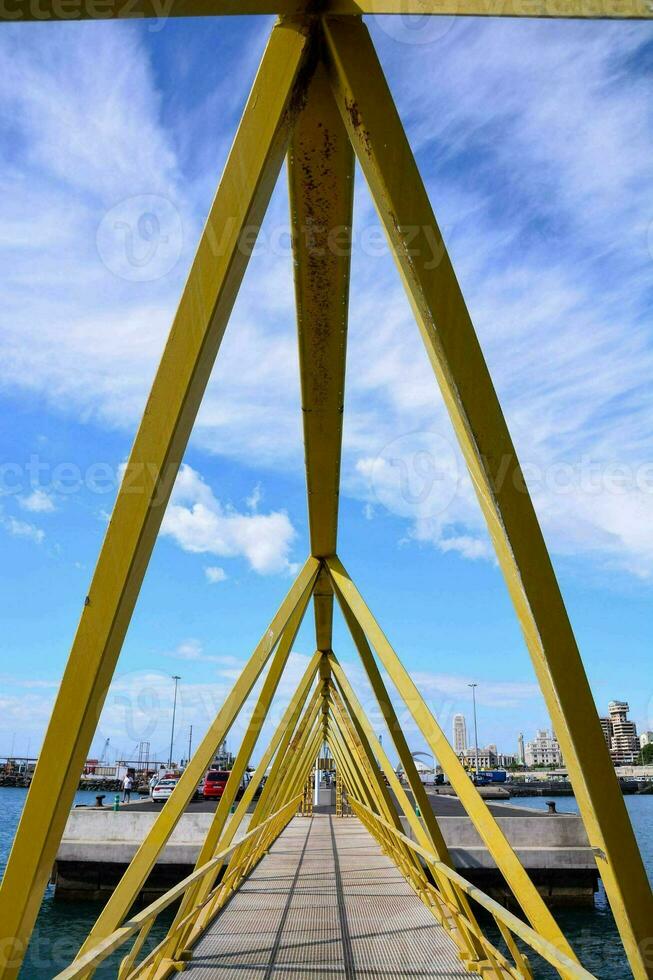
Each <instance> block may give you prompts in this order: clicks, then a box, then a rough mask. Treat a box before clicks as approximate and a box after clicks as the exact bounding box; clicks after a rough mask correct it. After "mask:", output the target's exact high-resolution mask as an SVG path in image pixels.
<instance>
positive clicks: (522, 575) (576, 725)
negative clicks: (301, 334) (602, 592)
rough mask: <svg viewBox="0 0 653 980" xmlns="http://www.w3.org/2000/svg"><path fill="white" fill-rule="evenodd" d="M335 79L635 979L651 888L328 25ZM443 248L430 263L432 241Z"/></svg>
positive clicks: (465, 359)
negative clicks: (496, 559)
mask: <svg viewBox="0 0 653 980" xmlns="http://www.w3.org/2000/svg"><path fill="white" fill-rule="evenodd" d="M325 36H326V49H327V54H326V58H327V62H328V69H329V78H330V81H331V84H332V87H333V91H334V94H335V96H336V102H337V104H338V107H339V109H340V112H341V114H342V118H343V121H344V123H345V125H346V126H347V131H348V133H349V135H350V138H351V140H352V143H353V145H354V149H355V150H356V153H357V156H358V159H359V161H360V164H361V167H362V169H363V172H364V173H365V177H366V179H367V182H368V184H369V186H370V189H371V192H372V196H373V198H374V201H375V204H376V207H377V210H378V212H379V215H380V217H381V220H382V222H383V225H384V227H385V230H386V234H387V236H388V239H389V241H390V244H391V248H392V250H393V254H394V257H395V261H396V263H397V266H398V268H399V271H400V274H401V276H402V279H403V281H404V285H405V287H406V291H407V294H408V297H409V300H410V302H411V305H412V308H413V311H414V313H415V316H416V318H417V322H418V325H419V328H420V332H421V335H422V339H423V341H424V345H425V347H426V350H427V353H428V355H429V358H430V361H431V364H432V366H433V369H434V372H435V374H436V377H437V380H438V383H439V385H440V389H441V391H442V394H443V397H444V400H445V403H446V405H447V409H448V411H449V415H450V417H451V420H452V423H453V426H454V429H455V431H456V435H457V437H458V440H459V442H460V446H461V449H462V451H463V454H464V456H465V460H466V462H467V466H468V468H469V471H470V474H471V477H472V483H473V485H474V487H475V489H476V492H477V495H478V499H479V502H480V505H481V508H482V510H483V513H484V516H485V519H486V521H487V524H488V528H489V531H490V535H491V537H492V541H493V544H494V548H495V551H496V554H497V557H498V560H499V563H500V565H501V568H502V570H503V574H504V577H505V579H506V583H507V586H508V590H509V592H510V595H511V598H512V601H513V605H514V607H515V610H516V613H517V616H518V618H519V621H520V624H521V627H522V630H523V633H524V637H525V639H526V644H527V646H528V649H529V652H530V655H531V659H532V661H533V665H534V667H535V671H536V674H537V677H538V680H539V683H540V687H541V689H542V693H543V695H544V698H545V701H546V704H547V708H548V710H549V713H550V715H551V719H552V721H553V726H554V729H555V732H556V735H557V737H558V741H559V742H560V747H561V749H562V753H563V756H564V759H565V764H566V766H567V767H568V770H569V777H570V780H571V782H572V785H573V788H574V792H575V794H576V797H577V799H578V803H579V807H580V811H581V814H582V817H583V820H584V823H585V826H586V829H587V833H588V837H589V840H590V843H591V844H592V846H593V847H594V853H595V854H596V858H597V864H598V867H599V870H600V873H601V877H602V879H603V883H604V885H605V889H606V892H607V895H608V898H609V900H610V905H611V907H612V911H613V914H614V916H615V920H616V922H617V925H618V928H619V932H620V934H621V938H622V941H623V943H624V948H625V951H626V955H627V956H628V960H629V962H630V965H631V968H632V970H633V974H634V976H635V977H636V978H638V980H641V978H645V977H651V976H653V962H651V960H650V955H647V952H646V950H647V948H648V945H650V935H651V922H653V895H652V893H651V888H650V885H649V883H648V880H647V877H646V872H645V870H644V865H643V863H642V859H641V856H640V854H639V850H638V848H637V843H636V840H635V836H634V834H633V830H632V827H631V824H630V821H629V819H628V813H627V810H626V807H625V803H624V800H623V797H622V794H621V791H620V789H619V785H618V782H617V778H616V776H615V772H614V767H613V765H612V762H611V760H610V757H609V754H608V751H607V748H606V745H605V739H604V738H603V734H602V732H601V727H600V725H599V721H598V716H597V712H596V707H595V705H594V700H593V698H592V694H591V691H590V688H589V684H588V681H587V677H586V675H585V671H584V669H583V664H582V661H581V658H580V654H579V651H578V647H577V645H576V640H575V637H574V634H573V631H572V628H571V624H570V622H569V618H568V616H567V612H566V609H565V605H564V601H563V599H562V595H561V593H560V590H559V587H558V583H557V581H556V577H555V572H554V570H553V566H552V565H551V560H550V558H549V554H548V551H547V548H546V545H545V543H544V539H543V537H542V533H541V530H540V526H539V523H538V521H537V517H536V514H535V510H534V508H533V505H532V502H531V499H530V495H529V493H528V490H527V487H526V483H525V481H524V477H523V473H522V471H521V468H520V465H519V461H518V459H517V455H516V453H515V449H514V446H513V444H512V440H511V438H510V434H509V431H508V427H507V425H506V422H505V419H504V417H503V413H502V411H501V407H500V405H499V400H498V398H497V395H496V392H495V390H494V387H493V384H492V380H491V378H490V374H489V372H488V369H487V366H486V364H485V360H484V358H483V354H482V351H481V348H480V345H479V343H478V340H477V337H476V334H475V331H474V327H473V324H472V321H471V318H470V316H469V312H468V310H467V307H466V305H465V301H464V298H463V295H462V292H461V290H460V287H459V285H458V282H457V280H456V276H455V273H454V270H453V267H452V265H451V261H450V259H449V256H448V254H447V251H446V249H445V248H444V244H443V242H442V236H441V234H440V231H439V229H438V226H437V223H436V221H435V217H434V215H433V211H432V208H431V205H430V202H429V199H428V195H427V193H426V189H425V188H424V185H423V182H422V180H421V177H420V174H419V171H418V169H417V165H416V163H415V160H414V158H413V155H412V152H411V150H410V146H409V144H408V141H407V139H406V135H405V133H404V130H403V127H402V125H401V121H400V119H399V115H398V113H397V110H396V108H395V105H394V102H393V100H392V96H391V94H390V91H389V89H388V86H387V83H386V80H385V77H384V75H383V70H382V68H381V66H380V64H379V61H378V58H377V55H376V52H375V51H374V46H373V44H372V41H371V39H370V37H369V34H368V32H367V30H366V28H365V27H364V26H363V24H362V22H360V21H359V20H357V19H356V18H348V19H347V22H345V21H343V20H338V19H333V20H326V21H325ZM434 240H435V241H436V242H437V244H438V247H439V249H440V258H439V262H438V263H437V264H436V265H435V267H433V262H432V256H433V241H434Z"/></svg>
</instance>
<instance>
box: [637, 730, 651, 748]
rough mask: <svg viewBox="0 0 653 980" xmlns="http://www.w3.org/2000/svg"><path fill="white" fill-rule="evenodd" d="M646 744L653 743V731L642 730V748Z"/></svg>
mask: <svg viewBox="0 0 653 980" xmlns="http://www.w3.org/2000/svg"><path fill="white" fill-rule="evenodd" d="M645 745H653V732H642V733H641V735H640V736H639V747H640V749H643V748H644V746H645Z"/></svg>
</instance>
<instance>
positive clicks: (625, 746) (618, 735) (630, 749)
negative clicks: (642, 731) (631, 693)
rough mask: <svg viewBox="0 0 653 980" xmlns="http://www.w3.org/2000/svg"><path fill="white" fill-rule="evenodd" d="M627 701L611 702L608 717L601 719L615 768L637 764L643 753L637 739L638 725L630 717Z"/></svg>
mask: <svg viewBox="0 0 653 980" xmlns="http://www.w3.org/2000/svg"><path fill="white" fill-rule="evenodd" d="M629 711H630V706H629V704H628V702H627V701H610V703H609V704H608V717H607V718H601V719H600V720H601V728H602V729H603V735H604V737H605V740H606V742H607V745H608V748H609V749H610V756H611V758H612V761H613V763H614V764H615V766H631V765H633V764H634V763H636V762H637V760H638V758H639V753H640V751H641V745H640V740H639V739H638V737H637V725H636V724H635V722H634V721H631V720H630V718H629V717H628V712H629Z"/></svg>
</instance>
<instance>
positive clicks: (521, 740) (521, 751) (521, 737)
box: [517, 732, 526, 766]
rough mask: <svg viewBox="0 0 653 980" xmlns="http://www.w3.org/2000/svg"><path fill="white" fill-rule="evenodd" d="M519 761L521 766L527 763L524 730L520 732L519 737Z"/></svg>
mask: <svg viewBox="0 0 653 980" xmlns="http://www.w3.org/2000/svg"><path fill="white" fill-rule="evenodd" d="M517 762H518V763H519V765H520V766H525V765H526V752H525V749H524V735H523V732H520V733H519V738H518V739H517Z"/></svg>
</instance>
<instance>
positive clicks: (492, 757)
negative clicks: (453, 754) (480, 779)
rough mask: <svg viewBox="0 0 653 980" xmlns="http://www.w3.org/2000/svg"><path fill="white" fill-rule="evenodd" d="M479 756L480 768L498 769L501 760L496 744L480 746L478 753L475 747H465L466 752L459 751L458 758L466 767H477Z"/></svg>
mask: <svg viewBox="0 0 653 980" xmlns="http://www.w3.org/2000/svg"><path fill="white" fill-rule="evenodd" d="M477 756H478V768H479V770H480V769H496V768H497V766H498V764H499V760H498V757H497V752H496V745H487V746H486V747H485V748H481V746H479V748H478V754H477V751H476V749H475V748H473V747H472V748H469V749H465V751H464V752H459V753H458V758H459V759H460V761H461V762H462V764H463V765H464V766H465V768H466V769H476V765H477Z"/></svg>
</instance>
